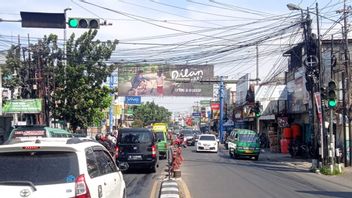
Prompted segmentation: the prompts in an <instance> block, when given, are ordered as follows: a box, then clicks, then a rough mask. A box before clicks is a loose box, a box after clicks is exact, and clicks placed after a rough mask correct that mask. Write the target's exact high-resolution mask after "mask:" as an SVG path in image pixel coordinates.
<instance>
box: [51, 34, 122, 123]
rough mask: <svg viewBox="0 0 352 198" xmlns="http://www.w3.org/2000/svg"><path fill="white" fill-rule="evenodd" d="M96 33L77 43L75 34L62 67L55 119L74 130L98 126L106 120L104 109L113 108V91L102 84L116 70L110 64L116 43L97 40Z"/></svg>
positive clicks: (82, 37) (83, 36)
mask: <svg viewBox="0 0 352 198" xmlns="http://www.w3.org/2000/svg"><path fill="white" fill-rule="evenodd" d="M96 34H97V30H89V31H88V32H86V33H84V34H83V35H82V36H80V37H79V38H77V39H76V40H75V35H74V34H72V36H71V37H70V39H69V40H68V42H67V66H66V70H65V68H64V67H60V68H59V72H58V73H59V74H60V76H59V79H60V80H59V81H58V84H57V86H58V87H60V89H58V90H57V91H56V92H55V98H57V100H59V101H60V104H59V105H58V107H59V108H57V109H56V111H54V116H55V117H57V118H59V119H65V120H67V121H68V122H70V124H71V128H72V130H75V129H76V128H77V127H78V126H79V127H83V128H86V127H88V126H91V125H98V124H100V121H101V120H102V119H103V118H104V115H105V114H104V112H103V110H104V109H106V108H108V107H109V106H110V105H111V101H112V97H111V96H110V94H111V92H112V90H110V89H109V88H108V87H106V86H102V83H103V82H104V81H105V80H106V78H107V77H108V76H109V75H110V74H111V72H112V71H113V70H114V69H116V66H115V65H107V64H106V61H107V60H108V59H109V58H110V56H111V53H112V51H114V50H115V48H116V45H117V41H115V42H111V41H107V42H101V41H99V40H94V38H95V36H96Z"/></svg>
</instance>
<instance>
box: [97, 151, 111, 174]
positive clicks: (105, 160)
mask: <svg viewBox="0 0 352 198" xmlns="http://www.w3.org/2000/svg"><path fill="white" fill-rule="evenodd" d="M94 154H95V156H96V159H97V162H98V168H99V171H100V173H101V175H105V174H109V173H113V172H117V167H116V165H115V163H114V161H113V160H112V158H111V157H110V155H109V154H108V153H107V152H105V151H104V150H102V149H99V150H94Z"/></svg>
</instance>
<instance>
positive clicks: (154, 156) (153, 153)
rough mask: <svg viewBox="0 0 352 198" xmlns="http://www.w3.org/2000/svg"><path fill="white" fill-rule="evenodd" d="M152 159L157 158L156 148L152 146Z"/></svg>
mask: <svg viewBox="0 0 352 198" xmlns="http://www.w3.org/2000/svg"><path fill="white" fill-rule="evenodd" d="M152 158H156V146H155V145H153V146H152Z"/></svg>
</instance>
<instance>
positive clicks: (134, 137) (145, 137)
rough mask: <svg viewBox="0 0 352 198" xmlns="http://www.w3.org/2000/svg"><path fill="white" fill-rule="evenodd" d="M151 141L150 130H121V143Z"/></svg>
mask: <svg viewBox="0 0 352 198" xmlns="http://www.w3.org/2000/svg"><path fill="white" fill-rule="evenodd" d="M149 142H152V134H151V132H148V131H146V132H123V133H122V134H121V143H125V144H131V143H149Z"/></svg>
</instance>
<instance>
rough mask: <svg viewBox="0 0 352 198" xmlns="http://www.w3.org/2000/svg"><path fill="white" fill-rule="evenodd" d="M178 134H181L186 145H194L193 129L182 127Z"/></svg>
mask: <svg viewBox="0 0 352 198" xmlns="http://www.w3.org/2000/svg"><path fill="white" fill-rule="evenodd" d="M180 134H183V139H184V142H185V144H186V145H187V146H194V145H195V139H194V131H193V129H183V130H181V131H180Z"/></svg>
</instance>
